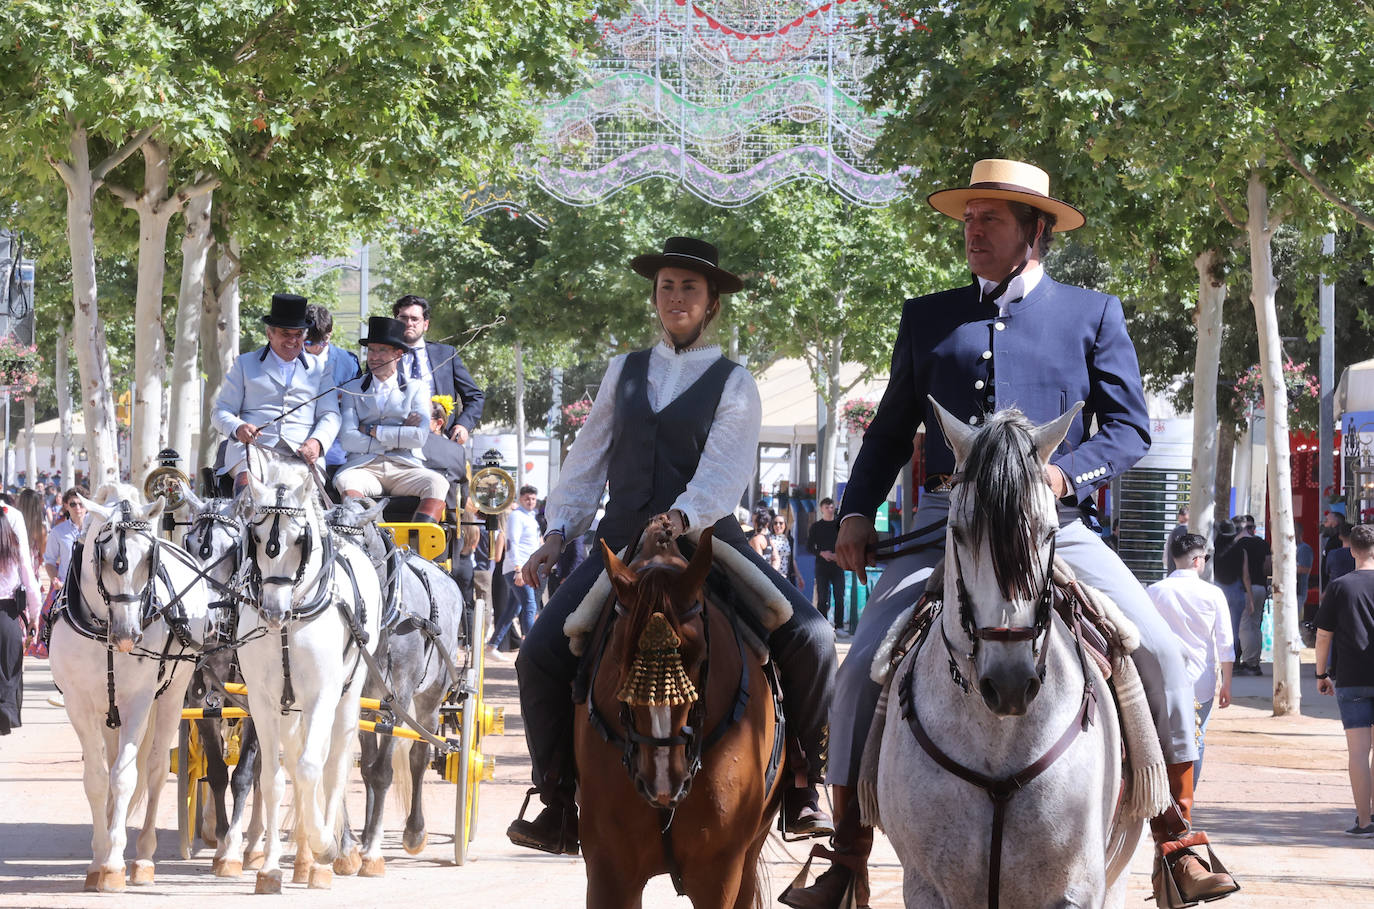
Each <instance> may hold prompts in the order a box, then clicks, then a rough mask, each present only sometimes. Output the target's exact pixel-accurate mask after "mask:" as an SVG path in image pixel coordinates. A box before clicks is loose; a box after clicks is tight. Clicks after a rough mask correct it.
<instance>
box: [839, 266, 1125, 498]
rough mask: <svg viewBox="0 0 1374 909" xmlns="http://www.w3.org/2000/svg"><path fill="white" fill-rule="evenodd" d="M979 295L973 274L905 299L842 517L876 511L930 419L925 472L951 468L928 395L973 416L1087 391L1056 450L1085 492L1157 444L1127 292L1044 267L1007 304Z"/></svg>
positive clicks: (1043, 410)
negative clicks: (958, 283)
mask: <svg viewBox="0 0 1374 909" xmlns="http://www.w3.org/2000/svg"><path fill="white" fill-rule="evenodd" d="M979 298H980V293H979V286H978V283H977V282H974V283H971V284H968V285H965V286H964V287H959V288H955V289H953V290H947V291H941V292H940V293H934V294H929V295H927V296H924V297H916V298H913V299H910V300H907V302H906V305H905V306H904V307H903V309H902V321H901V326H900V328H899V329H898V332H897V343H896V346H895V347H894V349H893V354H892V372H891V377H890V378H889V380H888V385H887V390H886V391H885V392H884V394H883V398H882V401H881V402H880V403H879V405H878V411H877V413H876V414H875V415H874V417H873V422H872V423H871V424H870V425H869V427H868V431H867V432H866V433H865V435H864V443H863V448H862V449H861V450H860V452H859V456H858V457H857V458H856V459H855V463H854V465H853V468H852V469H851V471H850V473H851V479H850V481H849V485H848V486H847V487H846V489H845V494H844V502H843V505H842V507H841V509H840V514H841V517H844V516H846V515H850V514H860V515H865V516H868V517H872V516H873V514H874V513H875V512H876V511H877V508H878V506H879V504H881V503H882V501H883V500H884V499H885V498H886V496H887V492H888V490H889V489H891V488H892V483H893V481H894V480H895V479H896V478H897V474H898V472H899V471H900V470H901V468H902V465H904V464H906V463H907V462H908V461H909V460H910V459H911V454H912V449H913V437H914V436H915V434H916V431H917V429H918V428H919V427H920V426H921V424H923V423H924V424H925V433H926V435H925V465H926V471H927V472H928V473H930V474H938V473H952V472H953V470H954V455H953V453H952V452H951V451H950V449H949V446H948V444H946V442H945V438H944V435H943V434H942V433H941V432H940V425H939V422H938V421H937V420H936V419H935V415H934V413H933V411H932V408H931V406H930V403H929V401H927V400H926V395H931V396H932V397H934V398H935V400H937V401H939V402H940V405H941V406H942V407H944V408H945V409H947V410H948V411H949V412H950V413H952V414H954V415H955V416H957V417H959V418H961V419H963V420H965V421H967V422H970V423H972V424H974V425H978V424H980V423H982V421H983V420H984V419H985V418H986V416H987V415H988V414H990V413H992V412H994V411H996V410H1000V409H1003V408H1007V407H1018V408H1020V410H1021V411H1022V412H1023V413H1025V414H1026V416H1027V417H1029V418H1030V419H1031V420H1032V421H1034V422H1035V423H1037V424H1040V423H1047V422H1049V421H1050V420H1053V419H1055V418H1056V417H1058V416H1060V415H1061V414H1063V413H1065V412H1066V411H1067V410H1068V409H1069V407H1070V406H1071V405H1072V404H1074V403H1075V402H1078V401H1083V402H1084V408H1083V410H1082V411H1081V412H1080V413H1079V414H1078V416H1077V417H1075V418H1074V421H1073V425H1072V426H1070V427H1069V434H1068V436H1067V437H1066V438H1065V440H1064V442H1063V443H1062V444H1060V446H1059V448H1058V449H1056V451H1055V453H1054V455H1053V456H1051V458H1050V463H1052V464H1054V465H1056V466H1057V467H1059V468H1060V469H1061V470H1063V471H1064V475H1065V476H1066V477H1067V478H1068V481H1069V483H1070V484H1072V486H1073V494H1074V495H1075V496H1076V497H1077V499H1078V500H1079V501H1080V502H1083V501H1086V500H1087V499H1088V498H1089V497H1090V496H1091V495H1092V494H1093V492H1095V491H1096V490H1097V489H1098V488H1100V487H1102V486H1105V485H1107V484H1108V483H1109V482H1111V479H1112V478H1113V477H1115V476H1119V475H1120V474H1121V473H1123V472H1124V471H1126V470H1127V469H1129V468H1130V467H1131V465H1133V464H1135V462H1136V461H1138V460H1140V458H1141V457H1142V456H1143V455H1144V454H1145V452H1146V451H1148V450H1149V447H1150V432H1149V421H1148V416H1147V413H1146V409H1145V395H1144V391H1143V389H1142V387H1141V381H1140V365H1139V362H1138V361H1137V359H1136V353H1135V346H1134V345H1133V344H1132V343H1131V339H1130V337H1129V336H1128V335H1127V334H1126V320H1125V316H1124V315H1123V313H1122V310H1121V301H1120V300H1118V299H1117V298H1116V297H1113V296H1111V295H1109V294H1104V293H1099V292H1097V291H1093V290H1087V289H1085V288H1081V287H1072V286H1069V285H1066V284H1060V283H1058V282H1056V281H1053V280H1051V279H1050V278H1049V277H1048V276H1045V277H1043V278H1042V279H1041V280H1040V281H1039V283H1037V284H1036V286H1035V287H1034V288H1033V289H1032V290H1031V292H1030V293H1029V294H1028V295H1027V296H1026V297H1025V299H1023V300H1020V301H1016V302H1013V303H1011V304H1010V305H1009V307H1008V312H1007V313H1006V314H1005V315H999V314H998V310H997V306H995V305H994V304H991V303H983V302H981V301H980V299H979ZM1094 420H1095V421H1096V423H1097V431H1096V432H1095V433H1093V432H1090V427H1091V426H1092V424H1093V421H1094Z"/></svg>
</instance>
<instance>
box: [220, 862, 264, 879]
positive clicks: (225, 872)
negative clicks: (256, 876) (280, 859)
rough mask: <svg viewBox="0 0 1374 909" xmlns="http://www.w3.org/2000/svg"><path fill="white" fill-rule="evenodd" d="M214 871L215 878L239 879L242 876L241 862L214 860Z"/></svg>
mask: <svg viewBox="0 0 1374 909" xmlns="http://www.w3.org/2000/svg"><path fill="white" fill-rule="evenodd" d="M259 865H261V862H259ZM214 871H215V877H240V876H241V875H242V874H243V862H239V861H235V860H234V859H215V865H214Z"/></svg>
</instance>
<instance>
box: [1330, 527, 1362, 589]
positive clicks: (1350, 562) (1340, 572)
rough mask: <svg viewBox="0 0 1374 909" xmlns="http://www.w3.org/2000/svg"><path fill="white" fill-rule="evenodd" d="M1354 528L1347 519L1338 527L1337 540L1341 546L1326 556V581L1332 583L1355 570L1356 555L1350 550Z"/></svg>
mask: <svg viewBox="0 0 1374 909" xmlns="http://www.w3.org/2000/svg"><path fill="white" fill-rule="evenodd" d="M1352 530H1353V528H1352V527H1351V526H1350V524H1348V523H1347V522H1346V521H1345V519H1343V518H1342V519H1341V523H1340V524H1339V525H1337V527H1336V540H1337V542H1339V543H1340V546H1339V547H1337V548H1336V549H1332V550H1331V551H1330V552H1328V553H1327V554H1326V580H1327V583H1328V584H1329V583H1330V582H1332V581H1334V580H1336V579H1337V578H1341V577H1344V576H1346V575H1347V574H1349V573H1350V572H1352V571H1354V570H1355V554H1354V552H1353V550H1351V548H1350V539H1351V537H1350V534H1351V531H1352Z"/></svg>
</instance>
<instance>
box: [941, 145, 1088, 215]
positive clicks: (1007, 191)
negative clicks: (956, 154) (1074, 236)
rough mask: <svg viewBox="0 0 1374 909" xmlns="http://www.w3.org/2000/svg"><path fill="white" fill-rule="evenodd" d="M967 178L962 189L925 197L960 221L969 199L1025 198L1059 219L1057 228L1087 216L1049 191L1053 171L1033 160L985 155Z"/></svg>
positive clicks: (1027, 203) (946, 213) (1027, 202)
mask: <svg viewBox="0 0 1374 909" xmlns="http://www.w3.org/2000/svg"><path fill="white" fill-rule="evenodd" d="M968 182H969V185H968V186H965V187H961V188H959V189H942V190H939V191H938V192H933V193H931V194H930V195H929V196H927V197H926V201H927V202H929V203H930V207H931V208H933V209H935V210H936V211H938V212H940V213H941V214H943V215H949V216H950V217H951V218H955V219H957V220H960V221H962V220H963V219H964V206H965V205H966V204H968V202H969V200H970V199H1006V200H1007V201H1009V202H1024V203H1025V204H1026V205H1029V206H1031V207H1032V208H1038V209H1040V210H1041V211H1045V212H1049V213H1050V214H1052V215H1054V216H1055V218H1056V219H1057V220H1056V221H1055V224H1054V229H1055V231H1056V232H1060V231H1066V230H1074V229H1076V228H1079V227H1082V226H1083V224H1084V221H1085V220H1086V219H1085V218H1084V217H1083V213H1082V212H1081V211H1079V210H1078V209H1076V208H1074V207H1073V206H1072V205H1070V204H1069V203H1067V202H1063V201H1060V200H1059V199H1056V198H1054V197H1053V196H1051V195H1050V175H1049V174H1047V173H1045V172H1044V171H1043V170H1041V169H1040V168H1038V167H1036V166H1035V165H1034V164H1027V163H1025V162H1024V161H1010V160H1007V159H1006V158H984V159H983V160H982V161H979V162H978V163H977V164H974V165H973V174H972V176H970V177H969V181H968Z"/></svg>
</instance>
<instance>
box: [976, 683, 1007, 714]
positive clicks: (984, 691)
mask: <svg viewBox="0 0 1374 909" xmlns="http://www.w3.org/2000/svg"><path fill="white" fill-rule="evenodd" d="M978 693H979V694H981V695H982V696H983V703H985V704H987V705H988V709H989V710H993V711H995V710H997V705H998V704H1000V703H1001V701H1002V698H1001V697H1000V696H999V695H998V693H997V686H996V685H994V684H992V680H991V679H983V680H981V681H980V682H979V683H978Z"/></svg>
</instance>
